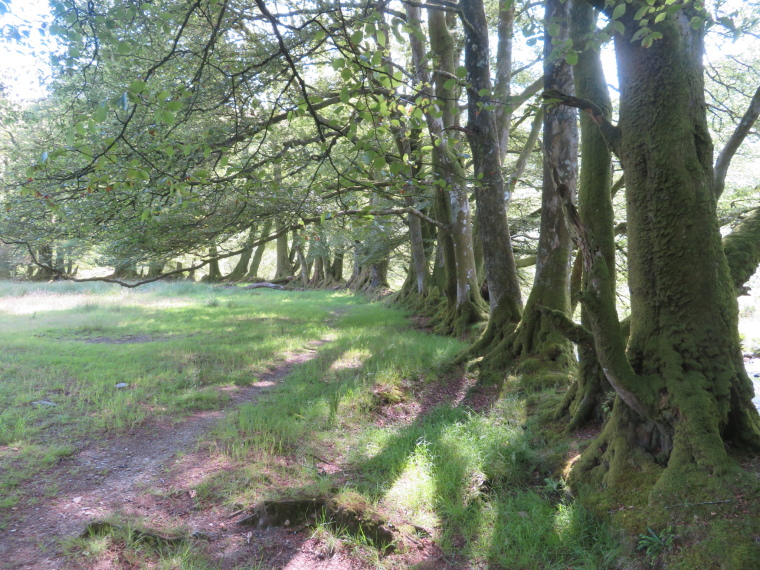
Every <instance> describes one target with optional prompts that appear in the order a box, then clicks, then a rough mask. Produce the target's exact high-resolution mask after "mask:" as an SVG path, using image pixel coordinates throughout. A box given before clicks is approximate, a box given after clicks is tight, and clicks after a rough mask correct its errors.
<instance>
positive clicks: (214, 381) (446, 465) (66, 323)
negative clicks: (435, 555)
mask: <svg viewBox="0 0 760 570" xmlns="http://www.w3.org/2000/svg"><path fill="white" fill-rule="evenodd" d="M320 339H323V340H324V339H329V342H323V343H322V344H320V345H319V346H318V348H317V349H316V351H317V352H316V357H315V358H313V359H312V360H310V361H308V362H306V363H303V364H301V365H299V366H296V367H294V368H293V370H292V371H291V373H290V374H289V375H288V376H287V377H285V378H282V379H281V380H279V381H278V383H277V384H276V386H274V387H273V388H272V389H270V390H269V391H267V392H265V393H264V394H263V395H262V396H261V397H260V398H259V399H258V400H257V401H256V402H255V403H252V404H247V405H243V406H241V407H239V408H237V409H235V410H233V411H230V412H229V413H228V414H227V416H226V417H225V419H224V421H222V422H221V423H220V424H219V425H218V426H217V427H216V428H215V430H214V432H213V433H212V437H211V438H210V439H211V440H212V441H213V445H212V447H211V449H210V453H212V454H213V455H216V456H219V457H220V458H222V459H224V461H225V462H226V464H227V465H229V467H228V468H227V469H225V470H222V471H219V472H216V473H214V474H211V475H209V476H208V477H206V478H205V479H204V480H203V481H201V482H200V483H198V484H197V485H196V487H195V491H196V495H195V497H196V500H197V502H198V504H199V505H200V506H201V507H203V506H210V505H219V504H222V505H227V506H228V507H229V509H230V512H231V511H232V510H236V509H238V508H240V506H241V505H250V504H252V503H255V502H257V501H260V500H262V499H269V498H283V497H289V496H293V497H298V496H304V495H306V496H325V495H329V494H331V493H335V492H337V491H341V492H344V491H345V492H351V493H356V494H358V495H360V496H361V497H363V498H364V499H366V500H367V501H369V503H370V504H372V505H373V507H374V508H376V509H377V510H378V512H381V513H383V515H384V516H386V517H387V518H388V520H390V521H391V522H392V523H393V524H394V525H396V527H397V528H401V529H404V528H407V529H416V531H415V532H417V531H419V532H424V533H426V534H427V533H429V534H431V535H432V536H433V537H434V538H435V540H436V542H437V544H439V545H440V547H441V548H442V549H443V551H444V553H446V555H447V556H450V557H457V560H460V561H461V564H462V567H485V566H489V567H493V568H501V567H503V568H515V569H519V568H526V569H527V568H567V567H573V568H613V567H616V566H615V564H616V560H617V559H618V558H619V555H620V553H621V548H622V547H621V543H620V538H619V536H618V535H617V534H616V533H614V532H613V531H612V530H611V529H610V528H609V527H608V526H607V525H606V524H605V523H603V522H600V521H599V520H597V519H595V518H594V517H592V516H591V515H590V514H589V513H588V512H587V511H585V510H584V509H583V508H582V507H580V506H579V505H578V504H576V503H574V502H573V501H571V500H570V499H569V498H567V497H565V495H564V494H563V492H562V488H561V483H559V482H556V481H551V480H549V481H548V482H547V481H546V480H545V479H546V478H547V477H550V476H551V473H547V472H546V470H545V468H544V467H543V466H542V465H543V463H542V462H543V459H542V457H543V456H544V455H545V454H546V450H545V449H544V441H543V439H541V438H539V437H536V436H535V434H534V433H532V431H531V428H530V427H526V404H525V400H524V399H523V398H522V397H520V396H518V395H516V394H515V393H511V392H509V391H508V390H505V391H502V392H501V393H494V394H493V397H492V398H491V399H490V400H489V403H488V405H486V406H484V407H483V409H480V411H479V412H475V411H474V410H472V409H471V408H469V407H468V406H467V405H464V404H463V403H462V401H461V394H460V395H457V396H455V395H454V394H453V392H452V391H450V390H446V389H445V388H446V383H447V382H448V383H454V382H460V381H462V380H463V374H464V373H463V372H462V371H461V370H456V369H453V368H452V366H451V362H452V360H453V358H454V356H455V355H456V354H457V353H458V352H459V351H460V350H461V349H462V348H463V346H464V345H463V344H462V343H460V342H458V341H457V340H454V339H451V338H444V337H439V336H435V335H431V334H427V333H425V332H422V331H418V330H414V329H412V328H410V326H409V323H408V321H407V319H406V315H405V314H404V313H402V312H400V311H396V310H392V309H389V308H387V307H384V306H382V305H379V304H368V303H367V302H365V301H364V300H363V299H361V298H359V297H354V296H351V295H348V294H346V293H342V292H299V293H283V292H279V291H256V292H251V291H246V290H240V289H235V288H221V287H211V286H204V285H192V284H188V283H175V284H156V285H152V286H148V287H145V288H143V289H140V290H137V291H133V290H123V289H118V288H115V287H111V286H106V285H104V284H92V285H88V286H84V287H83V286H75V285H73V284H67V283H61V284H49V285H44V286H40V285H34V284H30V285H22V284H16V283H5V284H0V342H2V343H3V346H4V352H5V358H4V359H3V361H2V364H1V365H0V468H1V469H0V496H2V497H3V503H2V504H0V509H2V508H7V507H9V506H12V505H13V504H16V503H15V502H14V499H13V497H16V501H18V497H19V496H21V494H22V492H23V483H24V482H25V481H27V480H29V479H30V478H32V477H35V475H36V474H39V473H40V472H43V471H45V470H46V469H48V468H49V467H50V466H51V465H53V464H55V463H56V462H57V461H59V460H60V459H61V458H62V457H66V456H67V455H71V454H72V453H76V451H77V449H78V448H80V447H81V446H83V445H85V444H86V443H87V441H89V440H90V439H91V438H93V437H99V438H100V437H104V436H105V437H107V436H110V435H117V434H119V433H121V432H123V431H125V430H128V429H130V428H134V427H136V426H140V425H141V424H142V423H144V422H146V421H148V420H149V419H151V418H154V417H156V416H164V417H166V418H176V419H177V420H179V419H181V418H182V417H183V416H184V415H186V414H189V413H191V412H193V411H196V410H206V409H214V408H217V407H219V406H220V405H222V404H223V403H224V396H223V395H222V394H223V393H222V392H221V391H220V390H219V388H221V387H225V386H240V385H246V384H249V383H251V382H254V381H256V380H257V378H258V377H259V376H260V375H261V374H262V373H263V372H264V371H266V370H268V369H270V368H271V367H272V366H274V365H275V364H276V363H277V362H278V361H280V360H281V359H282V357H283V354H284V353H286V352H288V351H292V350H295V349H300V348H303V347H304V345H306V344H307V343H309V342H314V341H320ZM464 379H465V380H466V378H464ZM122 382H123V383H126V384H127V385H128V387H127V388H125V389H119V388H115V386H116V384H119V383H122ZM465 388H466V386H465ZM463 389H464V388H463ZM436 393H437V394H443V396H444V397H443V398H438V400H432V401H428V399H429V398H428V395H430V394H436ZM40 400H45V401H49V402H53V403H55V404H56V405H55V406H54V407H42V406H38V407H33V406H32V403H33V402H36V401H40ZM326 464H327V465H332V466H335V467H337V469H333V470H329V471H325V470H324V469H323V467H324V465H326ZM52 492H54V489H53V491H52ZM423 529H424V530H423ZM313 533H314V536H315V537H317V538H318V539H319V542H320V544H321V548H322V549H323V550H324V553H325V555H326V556H327V555H329V554H330V553H334V552H336V551H337V550H338V549H345V550H346V551H347V552H351V553H352V556H356V557H359V558H362V559H363V560H364V561H365V562H366V563H367V564H368V565H369V566H378V567H381V566H383V565H384V564H386V563H385V562H384V558H382V557H381V556H379V555H378V552H377V550H375V549H373V548H372V545H371V544H368V543H367V539H366V537H361V536H357V535H356V534H350V533H347V532H346V531H345V529H344V528H342V527H340V526H339V525H335V524H332V523H330V521H326V520H325V521H322V524H317V525H316V527H315V529H314V530H313ZM109 541H110V542H109ZM114 541H116V542H118V544H119V545H121V546H119V548H121V549H123V550H124V552H128V553H130V554H129V555H128V557H131V558H130V560H133V561H135V562H134V563H137V564H143V563H144V562H143V561H145V560H148V559H150V560H152V561H153V562H151V564H152V565H153V566H152V567H167V568H168V567H172V568H211V567H214V564H215V563H214V562H213V561H212V560H211V559H210V558H208V557H207V556H206V554H205V553H204V551H203V548H202V547H201V546H193V545H192V544H191V545H189V546H188V547H187V548H186V549H182V550H173V551H171V552H169V551H167V552H156V551H155V550H143V549H142V548H143V547H141V546H140V545H134V544H130V543H129V541H128V540H126V539H125V538H124V537H122V538H121V539H119V538H118V537H95V538H92V539H82V540H80V541H78V542H76V543H74V544H73V545H72V546H71V548H70V549H69V552H70V556H71V557H72V558H75V559H79V560H82V559H83V558H82V557H83V556H84V552H85V551H87V552H90V553H91V554H90V555H89V557H88V559H90V560H92V559H93V558H92V557H96V556H103V552H105V551H108V550H109V549H110V551H112V550H113V548H114V547H113V545H114V544H115V542H114ZM109 545H110V546H109ZM98 553H100V554H98ZM401 555H403V553H401ZM389 560H390V558H389ZM204 564H205V566H204ZM257 564H259V566H260V567H262V568H263V567H266V566H265V564H266V561H265V560H263V559H262V560H261V561H260V562H257ZM389 564H390V562H389Z"/></svg>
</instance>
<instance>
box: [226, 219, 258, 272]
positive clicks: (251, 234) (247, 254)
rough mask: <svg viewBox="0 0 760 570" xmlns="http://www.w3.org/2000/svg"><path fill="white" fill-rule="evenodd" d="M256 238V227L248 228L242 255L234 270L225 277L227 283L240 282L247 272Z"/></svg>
mask: <svg viewBox="0 0 760 570" xmlns="http://www.w3.org/2000/svg"><path fill="white" fill-rule="evenodd" d="M255 236H256V226H251V227H250V228H248V237H246V239H245V244H244V248H245V249H244V250H243V253H241V254H240V258H239V259H238V262H237V263H236V264H235V267H234V269H233V270H232V271H231V272H230V274H229V275H227V277H226V279H227V281H240V280H241V279H242V278H243V277H245V274H246V273H247V272H248V264H249V263H250V261H251V256H252V255H253V240H254V238H255Z"/></svg>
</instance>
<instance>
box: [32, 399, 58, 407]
mask: <svg viewBox="0 0 760 570" xmlns="http://www.w3.org/2000/svg"><path fill="white" fill-rule="evenodd" d="M57 405H58V404H56V403H55V402H48V401H47V400H37V401H36V402H32V406H34V407H35V408H41V407H45V408H55V407H56V406H57Z"/></svg>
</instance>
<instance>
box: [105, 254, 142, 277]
mask: <svg viewBox="0 0 760 570" xmlns="http://www.w3.org/2000/svg"><path fill="white" fill-rule="evenodd" d="M111 277H113V278H114V279H122V280H124V279H139V278H140V276H139V275H138V273H137V263H136V262H135V261H133V260H131V259H127V260H123V261H121V262H120V263H119V264H118V265H117V266H116V267H115V268H114V271H113V273H112V274H111Z"/></svg>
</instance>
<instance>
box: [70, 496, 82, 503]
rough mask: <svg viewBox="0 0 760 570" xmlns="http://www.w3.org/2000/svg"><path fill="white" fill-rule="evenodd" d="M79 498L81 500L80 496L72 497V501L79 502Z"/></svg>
mask: <svg viewBox="0 0 760 570" xmlns="http://www.w3.org/2000/svg"><path fill="white" fill-rule="evenodd" d="M81 500H82V497H74V498H73V499H72V501H74V502H75V503H79V502H80V501H81Z"/></svg>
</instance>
